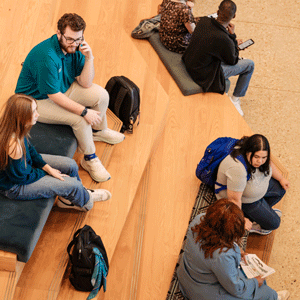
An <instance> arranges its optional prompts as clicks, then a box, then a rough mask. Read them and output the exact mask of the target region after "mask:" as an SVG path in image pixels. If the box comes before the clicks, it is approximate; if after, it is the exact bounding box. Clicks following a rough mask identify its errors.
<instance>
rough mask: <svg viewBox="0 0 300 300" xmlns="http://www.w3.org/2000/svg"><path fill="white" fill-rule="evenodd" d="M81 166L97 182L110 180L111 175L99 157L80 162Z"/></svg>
mask: <svg viewBox="0 0 300 300" xmlns="http://www.w3.org/2000/svg"><path fill="white" fill-rule="evenodd" d="M80 165H81V166H82V167H83V168H84V169H85V170H86V171H87V172H88V173H89V174H90V176H91V177H92V178H93V179H94V180H95V181H97V182H102V181H107V180H109V179H110V174H109V173H108V172H107V171H106V169H105V168H104V167H103V165H102V163H101V161H100V160H99V158H98V157H96V158H93V159H91V160H85V159H84V158H83V159H82V160H81V161H80Z"/></svg>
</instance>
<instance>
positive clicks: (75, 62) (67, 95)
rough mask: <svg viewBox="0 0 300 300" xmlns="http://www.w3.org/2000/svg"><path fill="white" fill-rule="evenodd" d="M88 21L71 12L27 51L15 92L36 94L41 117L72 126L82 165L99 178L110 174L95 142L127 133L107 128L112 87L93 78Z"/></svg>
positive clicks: (118, 139)
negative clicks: (48, 34) (86, 35)
mask: <svg viewBox="0 0 300 300" xmlns="http://www.w3.org/2000/svg"><path fill="white" fill-rule="evenodd" d="M85 28H86V23H85V21H84V20H83V19H82V18H81V17H80V16H79V15H77V14H72V13H66V14H64V15H63V16H62V17H61V18H60V19H59V21H58V23H57V32H56V34H54V35H53V36H52V37H51V38H49V39H47V40H45V41H43V42H41V43H40V44H38V45H37V46H35V47H34V48H33V49H32V50H31V51H30V52H29V54H28V55H27V57H26V59H25V62H24V64H23V68H22V71H21V73H20V76H19V79H18V82H17V87H16V90H15V92H16V93H23V94H26V95H30V96H32V97H34V98H35V99H37V103H38V109H39V114H40V116H39V119H38V121H39V122H42V123H48V124H64V125H69V126H71V127H72V129H73V132H74V134H75V136H76V138H77V141H78V151H79V152H81V153H83V154H84V158H83V159H82V160H81V162H80V164H81V166H82V167H83V168H84V169H85V170H86V171H87V172H88V173H89V174H90V176H91V177H92V178H93V179H94V180H95V181H97V182H101V181H106V180H108V179H110V174H109V173H108V172H107V170H106V169H105V168H104V166H103V165H102V163H101V161H100V160H99V158H98V157H97V155H96V153H95V151H96V148H95V144H94V141H101V142H106V143H109V144H117V143H120V142H122V141H123V140H124V138H125V136H124V135H123V134H122V133H120V132H116V131H113V130H111V129H109V128H107V120H106V110H107V107H108V102H109V95H108V93H107V91H106V90H105V89H104V88H102V87H100V86H99V85H97V84H94V83H93V80H94V75H95V71H94V56H93V53H92V49H91V47H90V46H89V44H88V43H87V41H86V40H85V38H84V35H83V34H84V30H85Z"/></svg>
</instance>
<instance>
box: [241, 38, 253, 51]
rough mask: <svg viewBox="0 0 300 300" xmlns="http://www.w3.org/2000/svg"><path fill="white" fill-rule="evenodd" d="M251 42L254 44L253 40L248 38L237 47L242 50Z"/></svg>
mask: <svg viewBox="0 0 300 300" xmlns="http://www.w3.org/2000/svg"><path fill="white" fill-rule="evenodd" d="M253 44H254V41H253V40H252V39H249V40H247V41H246V42H244V43H242V44H240V45H239V46H238V47H239V50H244V49H246V48H248V47H250V46H251V45H253Z"/></svg>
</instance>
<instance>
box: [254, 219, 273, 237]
mask: <svg viewBox="0 0 300 300" xmlns="http://www.w3.org/2000/svg"><path fill="white" fill-rule="evenodd" d="M271 232H272V230H266V229H262V228H261V226H260V225H259V224H257V223H256V222H253V223H252V228H251V229H250V230H249V233H257V234H260V235H268V234H270V233H271Z"/></svg>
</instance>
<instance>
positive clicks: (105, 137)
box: [93, 128, 125, 145]
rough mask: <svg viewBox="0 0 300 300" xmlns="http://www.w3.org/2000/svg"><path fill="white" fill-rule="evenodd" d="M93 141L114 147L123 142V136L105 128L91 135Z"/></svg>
mask: <svg viewBox="0 0 300 300" xmlns="http://www.w3.org/2000/svg"><path fill="white" fill-rule="evenodd" d="M93 139H94V141H95V142H105V143H108V144H112V145H114V144H118V143H121V142H122V141H124V139H125V135H124V134H123V133H121V132H118V131H115V130H111V129H109V128H106V129H103V130H100V131H98V132H95V133H93Z"/></svg>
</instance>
